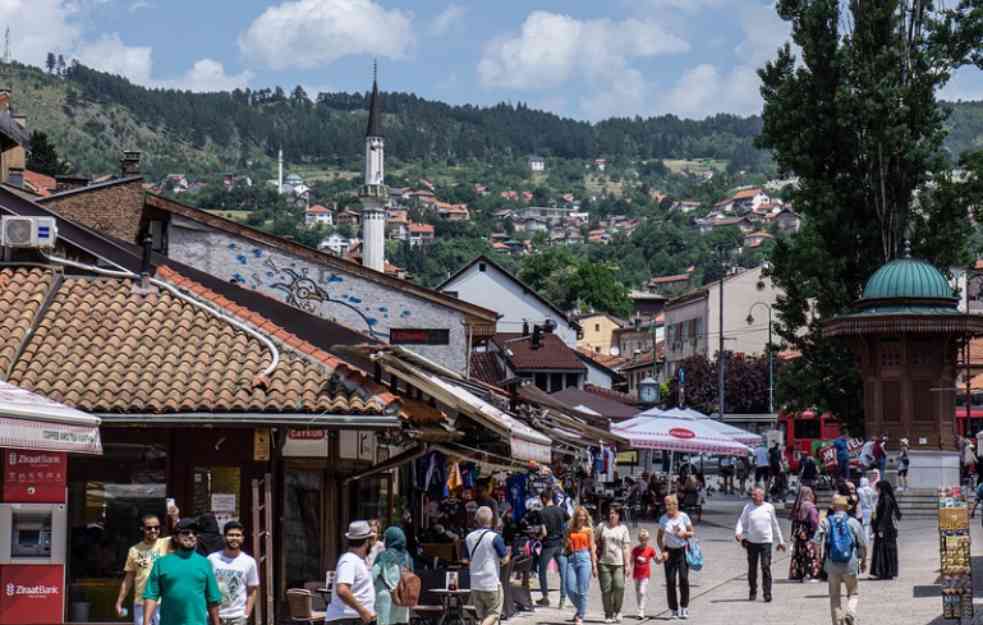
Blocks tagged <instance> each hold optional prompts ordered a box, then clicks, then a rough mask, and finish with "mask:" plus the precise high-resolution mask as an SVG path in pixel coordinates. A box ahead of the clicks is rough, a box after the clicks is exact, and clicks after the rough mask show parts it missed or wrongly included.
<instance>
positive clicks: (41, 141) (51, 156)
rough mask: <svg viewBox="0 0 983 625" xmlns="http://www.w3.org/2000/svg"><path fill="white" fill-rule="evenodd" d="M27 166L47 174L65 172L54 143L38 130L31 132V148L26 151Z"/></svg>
mask: <svg viewBox="0 0 983 625" xmlns="http://www.w3.org/2000/svg"><path fill="white" fill-rule="evenodd" d="M27 168H28V169H30V170H31V171H36V172H38V173H41V174H45V175H47V176H58V175H61V174H64V173H67V167H66V166H65V163H64V162H63V161H62V160H61V159H59V158H58V152H57V151H56V150H55V146H54V144H53V143H51V142H50V141H49V140H48V135H47V134H45V133H43V132H41V131H40V130H35V131H34V132H32V133H31V149H30V151H29V152H28V157H27Z"/></svg>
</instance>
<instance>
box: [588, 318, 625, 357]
mask: <svg viewBox="0 0 983 625" xmlns="http://www.w3.org/2000/svg"><path fill="white" fill-rule="evenodd" d="M577 323H579V324H580V327H581V330H582V333H581V334H582V336H581V337H580V338H579V339H578V340H577V349H579V350H584V351H587V352H588V353H591V354H604V355H605V356H607V355H610V354H611V346H612V345H614V342H613V337H614V331H615V330H617V329H619V328H623V327H625V326H626V325H628V324H627V322H626V321H625V320H624V319H619V318H618V317H615V316H614V315H611V314H609V313H603V312H601V313H591V314H587V315H580V316H579V317H577Z"/></svg>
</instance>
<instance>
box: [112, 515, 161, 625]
mask: <svg viewBox="0 0 983 625" xmlns="http://www.w3.org/2000/svg"><path fill="white" fill-rule="evenodd" d="M142 526H143V540H142V541H140V542H139V543H137V544H135V545H133V546H132V547H130V551H129V552H128V553H127V554H126V564H125V565H124V566H123V572H124V573H125V575H124V576H123V584H122V585H121V586H120V589H119V596H117V598H116V614H117V616H120V617H122V616H125V615H126V610H125V608H124V607H123V602H124V601H126V597H127V595H129V594H130V588H133V624H134V625H143V589H144V588H146V586H147V578H148V577H150V570H151V569H152V568H153V566H154V562H156V561H157V560H158V559H159V558H162V557H164V556H166V555H167V554H168V553H169V552H170V550H171V539H170V538H161V537H160V517H158V516H157V515H156V514H145V515H144V516H143V519H142ZM159 620H160V619H159V615H158V614H157V613H156V612H154V613H153V614H152V615H151V620H150V622H151V623H152V625H158V623H159Z"/></svg>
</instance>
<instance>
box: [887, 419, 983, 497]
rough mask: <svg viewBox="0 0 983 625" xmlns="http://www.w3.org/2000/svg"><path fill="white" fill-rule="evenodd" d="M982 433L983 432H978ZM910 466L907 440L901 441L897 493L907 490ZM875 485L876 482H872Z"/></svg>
mask: <svg viewBox="0 0 983 625" xmlns="http://www.w3.org/2000/svg"><path fill="white" fill-rule="evenodd" d="M980 431H981V432H983V430H980ZM910 465H911V459H910V458H908V439H907V438H902V439H901V447H900V450H899V451H898V491H899V492H902V493H903V492H904V491H906V490H907V489H908V467H909V466H910ZM874 484H877V482H874Z"/></svg>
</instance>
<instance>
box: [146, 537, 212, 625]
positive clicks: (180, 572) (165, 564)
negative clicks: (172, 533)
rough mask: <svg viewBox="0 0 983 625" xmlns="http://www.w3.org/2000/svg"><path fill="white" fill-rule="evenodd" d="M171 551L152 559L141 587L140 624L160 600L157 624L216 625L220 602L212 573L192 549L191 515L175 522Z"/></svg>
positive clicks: (193, 540) (203, 558)
mask: <svg viewBox="0 0 983 625" xmlns="http://www.w3.org/2000/svg"><path fill="white" fill-rule="evenodd" d="M176 530H177V536H176V538H175V540H174V541H173V542H174V547H175V552H174V553H172V554H170V555H168V556H164V557H163V558H160V559H159V560H157V561H156V562H154V568H153V569H152V570H151V571H150V578H149V579H148V580H147V587H146V588H145V589H144V591H143V625H151V623H150V617H151V615H152V614H153V613H154V610H155V609H156V608H157V603H158V602H161V608H160V625H207V624H206V622H205V614H206V612H207V614H208V617H209V620H211V625H219V615H218V608H219V605H220V604H221V603H222V593H221V592H219V589H218V582H216V581H215V573H214V572H213V571H212V565H211V563H210V562H209V561H208V559H207V558H205V557H204V556H201V555H199V554H197V553H195V545H196V544H197V542H198V526H197V524H196V523H195V521H194V519H181V521H179V522H178V524H177V528H176Z"/></svg>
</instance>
